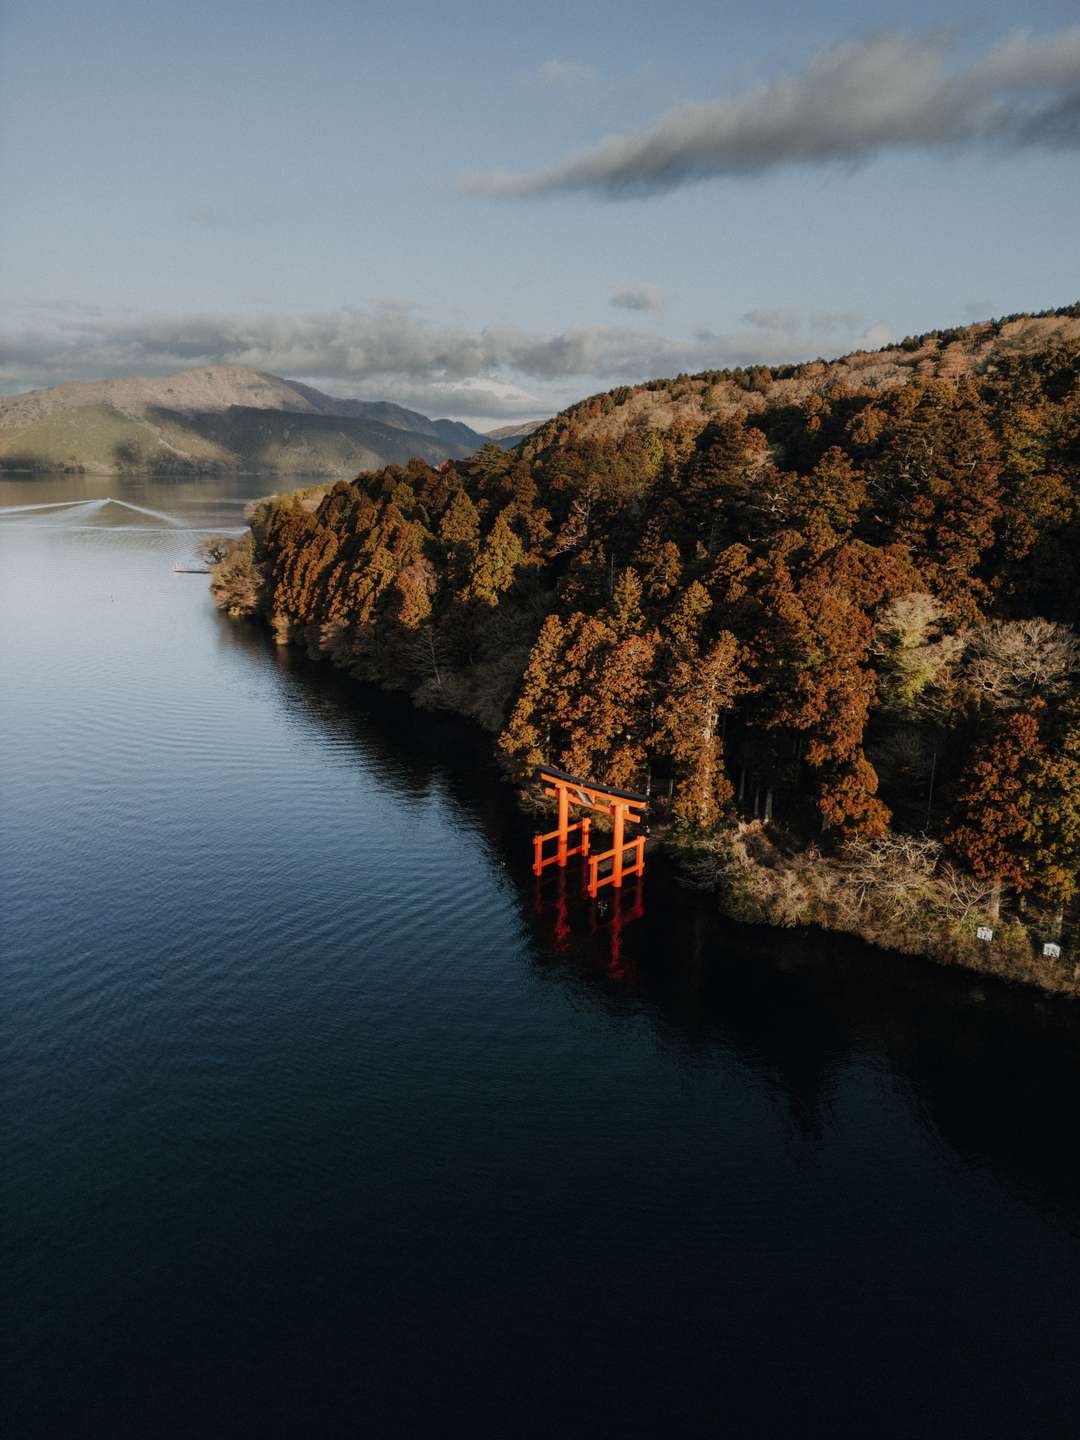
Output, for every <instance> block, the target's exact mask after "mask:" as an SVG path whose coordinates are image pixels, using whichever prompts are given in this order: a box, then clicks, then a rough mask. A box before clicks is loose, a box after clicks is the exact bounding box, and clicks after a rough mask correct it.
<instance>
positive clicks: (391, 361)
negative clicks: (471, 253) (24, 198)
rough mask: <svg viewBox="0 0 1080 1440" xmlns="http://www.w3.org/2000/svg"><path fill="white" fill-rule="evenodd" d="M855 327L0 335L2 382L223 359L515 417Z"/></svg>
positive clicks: (287, 323) (276, 327)
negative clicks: (686, 332) (682, 332)
mask: <svg viewBox="0 0 1080 1440" xmlns="http://www.w3.org/2000/svg"><path fill="white" fill-rule="evenodd" d="M46 316H47V318H46ZM864 326H865V322H864V320H863V318H862V317H860V316H858V315H854V314H831V313H825V312H818V311H803V310H800V309H798V308H797V307H785V308H781V309H777V310H769V311H751V312H749V313H748V314H747V315H746V316H744V317H743V322H742V325H741V327H740V328H739V329H738V330H737V331H735V332H733V333H730V334H717V333H714V332H712V331H701V332H699V333H698V334H697V335H695V336H693V337H692V338H689V339H677V338H670V337H666V336H662V335H655V334H649V333H647V332H645V331H641V330H635V329H632V328H629V327H623V326H608V325H594V326H582V327H578V328H574V329H569V330H564V331H562V332H559V333H557V334H554V335H538V334H532V333H530V332H528V331H526V330H523V329H519V328H516V327H488V328H483V329H469V328H467V327H465V326H455V325H443V324H436V323H433V322H431V321H429V320H427V319H425V318H424V317H423V316H422V315H421V314H419V313H418V312H417V311H415V310H413V309H411V308H409V307H408V306H403V305H401V306H399V305H384V306H380V307H377V308H374V309H371V310H356V309H342V310H336V311H331V312H326V313H322V314H310V315H274V314H265V313H260V314H249V315H202V316H188V317H181V318H173V319H170V318H161V317H151V318H146V319H131V318H121V319H115V320H112V321H109V320H107V319H106V318H104V317H101V316H97V315H93V314H87V313H85V312H82V313H78V312H77V313H70V312H69V318H68V319H67V320H66V321H58V319H57V317H56V316H55V315H53V314H51V313H48V312H45V311H43V310H42V309H41V308H40V307H39V308H38V310H37V312H36V313H35V314H33V315H32V316H28V317H27V321H26V323H25V324H24V325H23V326H21V327H19V328H16V329H14V330H11V331H8V332H7V333H0V390H2V391H8V392H11V391H17V390H24V389H28V388H36V387H38V386H44V385H56V384H61V383H63V382H65V381H69V380H103V379H111V378H116V377H119V376H125V375H133V374H142V375H161V374H168V373H170V372H173V371H177V370H182V369H189V368H193V367H195V366H200V365H214V364H232V365H246V366H250V367H251V368H253V369H257V370H267V371H270V372H272V373H274V374H277V375H285V376H288V377H290V378H293V379H303V380H308V381H310V382H311V383H313V384H322V385H324V386H326V387H327V388H330V389H333V390H335V391H336V392H337V393H340V394H351V395H356V396H360V397H362V398H372V399H374V398H379V399H394V400H398V401H399V402H400V403H404V404H410V405H415V406H417V407H418V408H420V409H422V410H424V409H426V408H427V407H428V406H430V407H432V408H433V409H434V410H436V411H437V412H438V413H440V414H445V413H447V412H451V413H458V414H462V415H465V414H472V415H501V414H512V415H521V414H525V413H529V412H535V411H536V409H537V406H538V405H543V404H550V405H554V404H556V403H565V401H568V400H570V399H573V398H576V397H577V396H579V395H581V394H583V393H586V392H588V391H589V390H590V389H596V388H600V387H601V386H602V385H604V384H605V383H617V382H620V381H627V380H631V381H632V380H644V379H649V378H652V377H654V376H659V375H672V374H676V373H678V372H680V371H685V370H703V369H709V368H713V367H721V366H725V365H738V364H753V363H758V362H770V361H771V362H781V361H785V360H797V359H804V358H812V357H814V356H816V355H818V354H820V353H823V351H825V350H826V349H827V350H829V351H830V352H831V353H837V352H838V351H839V350H841V349H853V348H856V347H858V346H859V345H861V344H863V343H870V344H877V345H880V344H882V343H883V340H882V338H881V336H880V334H879V333H877V332H870V331H866V330H865V328H864ZM885 338H886V339H887V338H888V336H887V334H886V335H885ZM523 387H525V388H523ZM534 390H535V391H536V392H537V393H533V391H534ZM541 391H542V392H543V393H540V392H541ZM427 413H431V410H430V409H428V411H427Z"/></svg>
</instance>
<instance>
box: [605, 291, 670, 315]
mask: <svg viewBox="0 0 1080 1440" xmlns="http://www.w3.org/2000/svg"><path fill="white" fill-rule="evenodd" d="M610 303H611V305H612V306H613V307H614V308H615V309H616V310H648V311H652V312H653V313H654V314H655V313H657V312H659V311H660V310H662V309H663V308H664V302H663V298H662V297H661V294H660V291H659V290H658V289H657V288H656V286H655V285H627V286H626V287H625V289H622V290H616V292H615V294H614V295H612V297H611V301H610Z"/></svg>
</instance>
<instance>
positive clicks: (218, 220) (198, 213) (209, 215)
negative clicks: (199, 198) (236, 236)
mask: <svg viewBox="0 0 1080 1440" xmlns="http://www.w3.org/2000/svg"><path fill="white" fill-rule="evenodd" d="M187 218H188V219H189V220H190V221H191V223H192V224H193V225H204V226H206V227H207V229H211V230H216V229H217V228H218V227H219V226H221V225H224V224H225V220H226V215H225V211H224V210H220V209H219V208H218V207H217V206H216V205H194V206H192V208H191V209H190V210H189V211H188V212H187Z"/></svg>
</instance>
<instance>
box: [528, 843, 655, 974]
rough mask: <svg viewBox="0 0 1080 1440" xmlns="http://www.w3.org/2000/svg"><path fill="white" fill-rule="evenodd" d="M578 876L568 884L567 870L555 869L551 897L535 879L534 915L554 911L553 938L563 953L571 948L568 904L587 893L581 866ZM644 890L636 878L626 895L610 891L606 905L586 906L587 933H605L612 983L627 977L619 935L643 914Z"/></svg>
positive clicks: (602, 903) (598, 934) (538, 880)
mask: <svg viewBox="0 0 1080 1440" xmlns="http://www.w3.org/2000/svg"><path fill="white" fill-rule="evenodd" d="M578 873H579V877H580V878H579V879H577V883H575V881H574V880H570V881H569V883H568V880H567V873H566V871H565V870H557V871H556V872H555V876H556V884H555V891H554V894H552V893H551V891H550V890H546V889H545V887H544V882H543V879H542V878H541V876H539V875H538V876H537V877H536V897H535V901H534V907H533V908H534V909H535V911H536V914H537V915H542V914H543V913H544V912H545V911H553V912H554V926H553V929H554V936H553V938H554V941H555V949H556V950H557V951H562V952H565V951H567V950H569V949H570V948H571V945H572V941H573V938H574V927H573V925H572V924H571V922H570V912H571V905H572V904H573V901H574V899H575V898H576V899H577V900H578V901H579V902H580V900H581V899H582V898H584V897H587V896H588V893H589V892H588V885H587V882H586V878H585V870H584V867H583V868H582V869H581V870H580V871H579V872H578ZM575 878H576V877H575ZM643 888H644V882H643V880H642V879H641V877H640V875H639V876H638V878H637V881H636V883H635V884H634V886H633V888H632V889H631V890H630V891H629V892H627V891H626V890H613V891H612V895H611V900H610V901H609V902H608V901H601V903H600V904H599V905H595V904H594V905H590V907H589V911H590V913H589V922H588V933H589V934H590V935H591V936H594V937H596V936H600V935H603V934H605V933H606V934H607V936H608V941H609V950H608V959H607V967H606V968H607V972H608V975H609V976H610V977H611V978H612V979H613V980H623V979H625V978H626V971H625V968H624V966H623V955H622V932H623V929H624V928H625V927H626V926H627V925H629V924H630V923H631V921H633V920H640V919H641V917H642V916H643V915H644V914H645V903H644V899H643V894H642V891H643ZM570 892H573V893H572V894H571V893H570Z"/></svg>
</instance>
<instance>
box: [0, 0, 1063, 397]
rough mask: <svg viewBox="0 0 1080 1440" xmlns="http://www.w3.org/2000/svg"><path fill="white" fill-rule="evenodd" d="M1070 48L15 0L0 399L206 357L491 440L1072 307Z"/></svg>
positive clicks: (0, 52) (391, 10)
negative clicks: (957, 326)
mask: <svg viewBox="0 0 1080 1440" xmlns="http://www.w3.org/2000/svg"><path fill="white" fill-rule="evenodd" d="M1078 21H1080V16H1078V14H1077V11H1076V7H1075V4H1065V3H1032V4H1027V5H1025V6H1024V7H1023V8H1021V7H1020V6H1019V5H1018V4H1016V3H1013V4H1002V3H989V4H979V5H973V4H971V3H966V4H965V3H960V4H957V5H956V7H955V8H953V9H951V10H949V11H947V12H942V11H941V10H940V8H939V7H938V6H937V5H933V6H931V5H927V4H921V3H914V4H911V5H909V6H907V7H906V8H905V10H904V12H903V23H902V28H901V29H897V16H896V12H895V10H894V8H893V7H888V8H886V7H884V6H880V5H875V4H873V3H870V4H866V5H863V6H860V7H851V6H848V5H837V4H823V5H817V6H813V7H808V6H806V5H805V3H803V4H794V3H774V4H767V3H766V4H759V5H755V6H752V7H751V6H747V5H745V4H741V5H738V6H736V5H730V6H729V5H723V4H702V3H686V0H674V3H668V4H666V5H664V6H658V5H656V3H655V0H650V3H647V4H646V3H638V0H621V3H618V4H615V3H611V4H609V3H597V4H574V5H569V4H559V3H554V4H545V5H544V6H536V5H530V6H518V5H515V4H513V3H510V0H503V3H500V4H493V3H491V4H489V3H468V0H466V3H459V4H457V5H455V6H445V5H435V4H413V5H409V4H403V3H398V4H383V3H375V4H364V3H359V4H353V5H344V4H330V3H326V0H307V3H306V4H305V5H303V6H300V5H297V4H295V3H294V0H290V3H288V4H285V3H278V0H263V3H237V0H217V3H214V4H208V3H205V0H187V3H186V4H184V5H183V6H179V5H175V4H168V5H166V4H163V3H158V0H141V3H133V0H98V3H96V4H95V5H93V6H87V5H86V4H85V3H80V4H75V3H70V0H35V3H29V0H7V4H6V6H5V7H4V11H3V18H2V19H0V127H2V130H0V134H2V144H0V184H2V193H3V195H4V196H5V204H4V205H3V207H2V218H0V257H2V258H0V265H2V268H0V303H2V305H3V317H4V318H3V321H2V329H3V335H2V336H0V388H3V389H6V390H21V389H26V388H30V387H32V386H35V385H40V384H55V383H59V382H61V381H64V380H69V379H93V378H99V377H106V376H110V375H117V374H125V373H132V372H141V373H150V372H155V371H156V372H163V371H167V370H170V369H180V368H184V367H185V366H187V365H192V364H200V363H210V362H216V361H231V362H236V363H251V364H256V365H258V366H259V367H260V368H264V369H269V370H274V371H276V372H277V373H284V374H288V375H293V376H296V377H297V378H305V379H308V380H310V381H312V382H313V383H315V384H321V385H323V386H325V388H327V389H331V390H334V391H336V392H337V393H341V394H357V395H364V396H368V397H372V398H374V397H382V396H387V397H390V398H394V399H397V400H400V401H402V402H403V403H406V404H414V405H416V406H418V408H421V409H424V410H426V411H427V412H428V413H433V412H438V413H441V414H447V413H448V414H452V415H458V416H462V417H463V418H467V419H471V420H473V421H474V423H475V422H479V421H482V420H491V421H492V422H496V421H499V420H502V419H506V418H514V417H517V416H526V415H540V414H544V413H548V412H549V411H550V410H552V409H554V408H557V407H558V406H559V405H561V404H564V403H566V402H568V401H569V400H571V399H573V398H575V397H577V396H580V395H583V394H588V393H591V392H593V391H595V390H597V389H602V388H607V387H608V386H610V385H612V384H616V383H619V382H620V381H623V380H640V379H644V378H647V377H648V376H649V375H652V374H663V373H673V372H676V371H678V370H680V369H684V368H702V367H704V366H706V365H723V364H729V363H744V362H746V361H749V360H770V359H772V360H775V361H783V360H789V359H798V358H804V357H808V356H813V355H816V354H819V353H820V354H825V355H830V354H836V353H841V352H842V351H843V350H845V349H850V348H852V347H853V346H855V345H857V344H859V343H883V341H884V340H886V339H887V338H888V337H889V336H890V335H896V336H902V335H904V334H908V333H913V332H916V331H918V330H921V329H927V328H932V327H934V326H938V325H947V324H954V323H958V322H963V321H966V320H969V319H974V318H982V317H986V316H989V315H991V314H1001V313H1007V312H1010V311H1014V310H1022V309H1039V308H1044V307H1049V306H1053V305H1059V304H1064V303H1068V302H1070V301H1072V300H1074V299H1076V298H1077V295H1078V293H1080V284H1078V282H1077V275H1078V266H1077V255H1078V254H1080V244H1078V236H1080V183H1078V182H1080V163H1078V162H1080V29H1077V28H1076V27H1077V22H1078ZM690 103H696V104H698V106H699V109H698V110H696V111H693V112H689V113H687V112H685V111H680V107H685V106H686V105H688V104H690ZM673 111H675V112H680V113H678V114H676V116H675V118H674V119H666V118H665V117H669V116H670V115H671V112H673ZM605 137H621V138H617V139H616V141H615V142H614V144H609V145H608V146H607V147H606V148H600V149H599V150H598V149H597V147H598V146H600V145H601V142H603V141H604V140H605ZM627 137H629V138H627ZM635 137H644V138H643V139H637V138H635ZM658 155H659V156H660V159H659V161H657V159H656V157H657V156H658ZM613 301H616V302H617V303H613Z"/></svg>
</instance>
